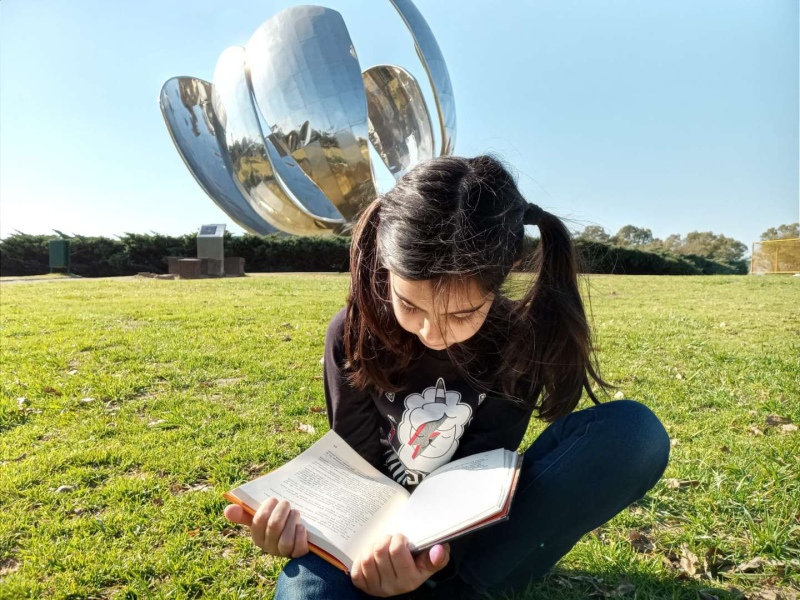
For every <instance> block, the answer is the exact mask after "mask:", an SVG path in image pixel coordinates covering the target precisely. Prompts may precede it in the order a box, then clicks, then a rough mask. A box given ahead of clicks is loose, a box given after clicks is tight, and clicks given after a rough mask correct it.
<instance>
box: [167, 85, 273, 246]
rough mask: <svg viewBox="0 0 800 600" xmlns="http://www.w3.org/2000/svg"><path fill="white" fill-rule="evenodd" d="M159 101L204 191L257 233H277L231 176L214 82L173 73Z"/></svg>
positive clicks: (171, 133)
mask: <svg viewBox="0 0 800 600" xmlns="http://www.w3.org/2000/svg"><path fill="white" fill-rule="evenodd" d="M159 105H160V107H161V114H162V115H163V116H164V122H165V123H166V125H167V129H168V130H169V133H170V136H171V137H172V141H173V142H174V143H175V147H176V148H177V149H178V153H179V154H180V155H181V158H182V159H183V162H184V163H186V167H187V168H188V169H189V171H190V172H191V173H192V175H194V178H195V179H196V180H197V183H198V184H199V185H200V187H201V188H203V191H204V192H205V193H206V194H208V196H209V197H210V198H211V199H212V200H213V201H214V203H215V204H216V205H217V206H219V207H220V208H221V209H222V210H223V212H225V213H226V214H227V215H228V216H229V217H230V218H231V220H233V221H234V222H235V223H236V224H237V225H239V226H240V227H242V228H243V229H245V230H247V231H249V232H250V233H254V234H256V235H267V234H269V233H275V232H276V231H277V230H276V229H275V228H274V227H273V226H272V225H270V224H269V223H267V222H266V221H265V220H264V219H262V218H261V217H260V216H259V215H258V213H256V212H255V211H254V210H253V209H252V207H251V206H250V204H249V203H248V202H247V200H245V198H244V196H242V194H241V192H240V191H239V188H237V187H236V185H235V184H234V182H233V179H232V178H231V172H230V170H229V166H228V165H227V164H226V161H225V155H224V154H223V153H222V152H221V148H220V143H219V140H218V139H217V135H218V133H219V123H218V122H217V119H216V117H215V115H214V110H213V108H212V106H211V84H210V83H208V82H207V81H203V80H202V79H195V78H194V77H173V78H172V79H170V80H168V81H167V82H166V83H165V84H164V86H163V87H162V88H161V94H160V95H159Z"/></svg>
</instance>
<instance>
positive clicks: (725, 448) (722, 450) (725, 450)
mask: <svg viewBox="0 0 800 600" xmlns="http://www.w3.org/2000/svg"><path fill="white" fill-rule="evenodd" d="M719 450H720V452H722V453H723V454H730V453H731V449H730V448H728V447H727V446H723V447H722V448H720V449H719Z"/></svg>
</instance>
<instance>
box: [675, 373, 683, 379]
mask: <svg viewBox="0 0 800 600" xmlns="http://www.w3.org/2000/svg"><path fill="white" fill-rule="evenodd" d="M675 379H683V375H681V374H680V373H678V374H677V375H675Z"/></svg>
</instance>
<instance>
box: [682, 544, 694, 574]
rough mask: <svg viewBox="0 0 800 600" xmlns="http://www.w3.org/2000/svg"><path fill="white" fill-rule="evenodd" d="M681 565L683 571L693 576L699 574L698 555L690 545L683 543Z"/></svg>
mask: <svg viewBox="0 0 800 600" xmlns="http://www.w3.org/2000/svg"><path fill="white" fill-rule="evenodd" d="M679 562H680V565H681V569H683V572H684V573H686V575H688V576H689V577H691V578H694V576H695V575H696V574H697V555H696V554H694V552H692V551H691V550H689V546H687V545H686V544H681V556H680V561H679Z"/></svg>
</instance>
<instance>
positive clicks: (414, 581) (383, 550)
mask: <svg viewBox="0 0 800 600" xmlns="http://www.w3.org/2000/svg"><path fill="white" fill-rule="evenodd" d="M449 561H450V544H444V545H436V546H434V547H433V548H431V549H430V550H428V551H426V552H423V553H422V554H420V555H418V556H416V557H414V556H411V551H410V550H409V549H408V540H407V539H406V537H405V536H403V535H387V536H386V537H385V538H383V539H382V540H380V541H379V542H378V543H376V544H375V546H374V547H373V548H372V550H371V551H368V552H365V553H364V554H362V555H361V556H360V557H358V558H357V559H356V561H355V562H354V563H353V568H352V570H351V572H350V577H351V578H352V580H353V585H355V586H356V587H357V588H358V589H360V590H362V591H364V592H366V593H367V594H369V595H370V596H382V597H386V596H395V595H397V594H404V593H406V592H410V591H413V590H415V589H417V588H418V587H419V586H421V585H422V584H423V583H424V582H425V580H427V579H428V578H429V577H430V576H431V575H433V574H434V573H436V571H439V570H440V569H443V568H444V567H445V566H446V565H447V563H448V562H449Z"/></svg>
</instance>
